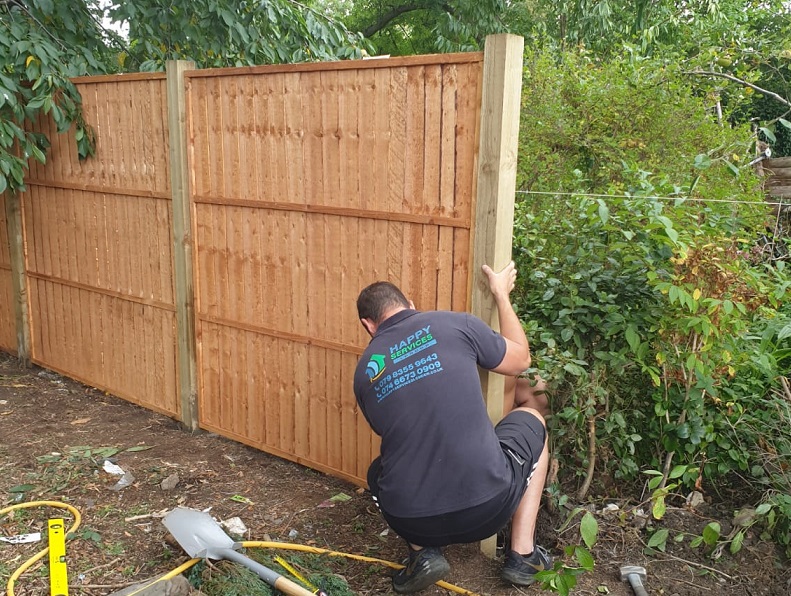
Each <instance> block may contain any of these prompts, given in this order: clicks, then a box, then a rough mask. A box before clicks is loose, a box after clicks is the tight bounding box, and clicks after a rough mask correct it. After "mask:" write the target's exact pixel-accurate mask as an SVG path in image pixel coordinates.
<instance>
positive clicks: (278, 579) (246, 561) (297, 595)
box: [217, 548, 315, 596]
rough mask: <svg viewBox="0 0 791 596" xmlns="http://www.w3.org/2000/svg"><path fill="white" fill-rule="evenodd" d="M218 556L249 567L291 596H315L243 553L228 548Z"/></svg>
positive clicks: (218, 553) (267, 581)
mask: <svg viewBox="0 0 791 596" xmlns="http://www.w3.org/2000/svg"><path fill="white" fill-rule="evenodd" d="M217 555H219V556H221V557H222V558H223V559H228V560H229V561H233V562H235V563H240V564H242V565H244V566H245V567H247V568H248V569H249V570H250V571H252V572H253V573H255V574H256V575H257V576H258V577H260V578H261V579H262V580H264V581H265V582H266V583H268V584H269V585H270V586H273V587H275V588H277V589H278V590H280V591H281V592H283V593H284V594H288V595H289V596H315V595H314V594H313V592H311V591H310V590H306V589H305V588H303V587H302V586H300V585H299V584H296V583H294V582H292V581H291V580H290V579H288V578H285V577H283V576H282V575H280V574H279V573H278V572H276V571H272V570H271V569H270V568H269V567H265V566H263V565H261V563H258V562H257V561H253V560H252V559H251V558H250V557H246V556H245V555H243V554H242V553H239V552H236V551H235V550H233V549H231V548H228V549H222V550H221V551H217Z"/></svg>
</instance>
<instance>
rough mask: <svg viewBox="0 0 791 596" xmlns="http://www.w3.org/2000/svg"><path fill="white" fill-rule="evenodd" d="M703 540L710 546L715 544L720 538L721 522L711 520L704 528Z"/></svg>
mask: <svg viewBox="0 0 791 596" xmlns="http://www.w3.org/2000/svg"><path fill="white" fill-rule="evenodd" d="M702 536H703V542H705V543H706V544H707V545H708V546H714V545H715V544H717V541H718V540H719V539H720V524H719V523H717V522H710V523H709V524H707V525H706V527H705V528H703V535H702Z"/></svg>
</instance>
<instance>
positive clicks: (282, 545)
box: [0, 501, 477, 596]
mask: <svg viewBox="0 0 791 596" xmlns="http://www.w3.org/2000/svg"><path fill="white" fill-rule="evenodd" d="M28 507H57V508H60V509H67V510H68V511H70V512H71V514H72V515H73V516H74V525H73V526H72V527H71V528H69V529H68V531H67V532H66V535H67V536H68V534H69V533H71V532H74V531H75V530H76V529H77V528H78V527H79V525H80V522H81V521H82V517H81V516H80V512H79V511H77V509H75V508H74V507H72V506H71V505H68V504H66V503H61V502H59V501H32V502H30V503H19V504H17V505H11V506H10V507H6V508H5V509H0V516H2V515H5V514H6V513H9V512H11V511H13V510H15V509H24V508H28ZM242 546H243V547H244V548H272V549H282V550H293V551H300V552H305V553H313V554H317V555H327V556H330V557H345V558H347V559H354V560H355V561H364V562H366V563H378V564H380V565H384V566H386V567H391V568H392V569H402V568H403V567H404V566H403V565H399V564H398V563H391V562H390V561H385V560H384V559H376V558H374V557H366V556H364V555H354V554H351V553H342V552H338V551H334V550H329V549H326V548H318V547H316V546H306V545H304V544H290V543H287V542H259V541H245V542H242ZM48 551H49V548H45V549H44V550H42V551H40V552H38V553H36V554H35V555H34V556H33V557H31V558H30V559H28V560H27V561H25V563H23V564H22V566H21V567H19V569H17V570H16V571H14V573H12V574H11V577H10V578H9V580H8V589H7V596H14V583H15V582H16V580H17V579H18V578H19V576H20V575H22V574H23V573H24V572H25V571H27V570H28V569H29V568H30V567H31V566H33V565H34V564H35V563H36V562H37V561H38V560H39V559H41V558H42V557H43V556H44V555H46V554H47V552H48ZM200 560H201V559H190V560H189V561H187V562H186V563H184V564H182V565H179V566H178V567H176V568H175V569H173V570H172V571H168V572H167V573H166V574H164V575H163V576H161V577H158V578H157V579H155V580H154V581H152V582H150V583H147V584H146V585H145V586H142V587H140V588H138V589H137V590H136V591H135V592H132V593H131V594H129V596H133V594H137V593H138V592H141V591H143V590H145V589H146V588H148V587H149V586H151V585H153V584H155V583H158V582H161V581H165V580H168V579H171V578H173V577H176V576H177V575H180V574H182V573H184V571H186V570H187V569H189V568H190V567H192V566H193V565H195V563H197V562H198V561H200ZM436 585H437V586H439V587H440V588H444V589H446V590H450V591H451V592H455V593H456V594H464V595H467V596H477V595H476V594H475V592H470V591H469V590H465V589H464V588H460V587H458V586H454V585H453V584H449V583H447V582H443V581H439V582H437V584H436Z"/></svg>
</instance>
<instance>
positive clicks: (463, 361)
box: [354, 262, 552, 594]
mask: <svg viewBox="0 0 791 596" xmlns="http://www.w3.org/2000/svg"><path fill="white" fill-rule="evenodd" d="M483 272H484V274H485V275H486V277H487V279H488V283H489V289H490V290H491V292H492V295H493V296H494V300H495V303H496V305H497V312H498V319H499V323H500V333H496V332H495V331H493V330H492V329H491V328H490V327H489V326H488V325H486V324H485V323H484V322H483V321H482V320H480V319H478V318H477V317H474V316H472V315H470V314H467V313H456V312H447V311H429V312H419V311H417V310H415V309H414V304H413V303H412V302H411V301H409V300H407V299H406V297H405V296H404V295H403V293H402V292H401V291H400V290H399V289H398V288H397V287H396V286H394V285H393V284H390V283H388V282H377V283H374V284H372V285H370V286H368V287H367V288H365V289H364V290H363V291H362V292H361V293H360V296H359V297H358V299H357V311H358V315H359V317H360V322H361V323H362V324H363V327H365V329H366V331H367V332H368V334H369V335H370V336H371V338H372V339H371V342H370V344H369V345H368V348H367V349H366V350H365V352H364V353H363V355H362V357H361V359H360V362H359V364H358V365H357V370H356V372H355V376H354V393H355V396H356V397H357V403H358V404H359V406H360V409H361V410H362V412H363V414H364V415H365V418H366V420H368V423H369V424H370V425H371V428H372V429H373V430H374V432H376V433H377V434H378V435H379V436H381V438H382V446H381V454H380V456H379V457H377V458H376V459H375V460H374V461H373V463H372V464H371V467H370V469H369V470H368V486H369V488H370V490H371V494H372V495H373V497H374V500H376V502H377V505H378V506H379V508H380V510H381V512H382V515H383V516H384V518H385V520H386V521H387V522H388V524H389V525H390V527H392V528H393V530H394V531H396V532H397V533H398V534H399V535H400V536H401V537H402V538H404V540H406V541H407V544H408V547H409V559H408V561H407V562H406V567H405V568H404V569H402V570H400V571H399V572H398V573H397V574H396V575H395V577H394V578H393V588H394V589H395V591H396V592H398V593H400V594H408V593H412V592H417V591H420V590H423V589H424V588H427V587H428V586H430V585H431V584H433V583H435V582H437V581H439V580H440V579H442V578H443V577H444V576H445V575H446V573H447V572H448V570H449V565H448V562H447V561H446V560H445V558H444V557H443V556H442V552H441V550H440V548H439V547H441V546H446V545H449V544H456V543H464V542H474V541H478V540H482V539H484V538H486V537H488V536H492V535H494V534H496V533H497V532H498V531H499V530H500V529H501V528H503V527H504V526H505V525H506V524H507V523H508V522H509V521H511V544H510V549H509V550H508V552H507V554H506V560H505V564H504V566H503V572H502V577H503V578H504V579H505V580H507V581H509V582H511V583H514V584H517V585H522V586H527V585H530V584H532V583H533V582H534V581H535V574H536V573H537V572H538V571H540V570H542V569H546V568H550V567H551V566H552V559H551V557H550V556H549V554H548V553H547V552H546V550H544V549H543V548H542V547H540V546H538V545H536V544H535V542H534V538H535V528H536V516H537V515H538V508H539V504H540V500H541V493H542V491H543V488H544V480H545V478H546V473H547V462H548V455H547V448H546V428H545V423H544V419H543V417H542V415H541V414H540V413H539V412H538V410H536V409H535V408H532V407H525V403H526V402H528V401H529V403H530V404H531V405H532V404H534V403H536V402H535V399H534V398H535V393H536V392H531V391H526V390H517V391H514V385H515V384H514V383H513V382H509V391H511V392H512V393H515V394H516V395H515V398H512V399H514V404H513V405H514V406H515V407H514V409H513V410H512V411H511V412H510V413H508V414H507V415H506V416H505V417H504V418H503V420H502V421H500V423H499V424H498V425H497V426H496V427H493V426H492V424H491V422H490V420H489V417H488V415H487V412H486V406H485V404H484V401H483V395H482V392H481V386H480V378H479V375H478V366H481V367H483V368H485V369H489V370H492V371H494V372H497V373H500V374H503V375H508V376H511V377H515V376H516V375H519V374H520V373H522V372H523V371H524V370H525V369H527V368H528V367H529V366H530V361H531V358H530V346H529V344H528V341H527V338H526V337H525V333H524V331H523V329H522V325H521V323H520V321H519V319H518V317H517V316H516V313H515V312H514V309H513V307H512V306H511V302H510V298H509V295H510V293H511V290H512V289H513V287H514V282H515V281H516V268H515V266H514V264H513V262H512V263H510V264H509V265H508V266H507V267H506V268H505V269H503V270H502V271H501V272H499V273H494V272H493V271H492V269H491V268H490V267H488V266H487V265H484V266H483ZM506 399H508V398H506Z"/></svg>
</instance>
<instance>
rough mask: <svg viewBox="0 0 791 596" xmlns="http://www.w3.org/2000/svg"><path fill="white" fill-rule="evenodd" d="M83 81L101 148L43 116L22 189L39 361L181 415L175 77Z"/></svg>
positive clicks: (33, 342) (34, 356) (33, 346)
mask: <svg viewBox="0 0 791 596" xmlns="http://www.w3.org/2000/svg"><path fill="white" fill-rule="evenodd" d="M75 82H76V83H77V86H78V88H79V90H80V93H81V95H82V98H83V108H84V112H85V119H86V121H87V122H89V123H91V124H92V125H93V127H94V129H95V133H96V147H97V151H96V156H95V157H93V158H91V159H88V160H86V161H82V162H81V161H79V160H78V158H77V154H76V144H75V141H74V136H73V132H72V133H69V134H57V133H56V131H55V130H54V126H53V124H52V123H51V121H48V120H42V121H41V122H39V124H38V128H39V130H41V131H42V132H45V133H46V134H47V135H48V137H49V138H50V140H51V141H52V148H51V152H50V155H49V159H48V161H47V164H46V165H44V166H42V165H40V164H37V163H35V162H34V163H32V165H31V170H30V175H29V177H28V180H27V181H26V183H27V184H28V186H29V190H28V192H26V193H24V195H23V214H24V219H25V230H26V243H27V262H26V268H27V283H28V292H29V306H30V320H31V324H30V326H31V360H32V361H33V362H35V363H37V364H40V365H42V366H45V367H47V368H50V369H52V370H56V371H58V372H61V373H63V374H66V375H68V376H70V377H72V378H75V379H78V380H80V381H83V382H85V383H87V384H89V385H92V386H94V387H99V388H101V389H104V390H107V391H110V392H112V393H114V394H116V395H119V396H121V397H123V398H125V399H128V400H129V401H132V402H134V403H137V404H140V405H142V406H145V407H146V408H149V409H152V410H156V411H159V412H163V413H165V414H168V415H171V416H178V414H179V401H178V394H177V384H176V366H175V307H174V297H173V273H172V268H173V265H172V262H173V257H172V233H171V229H172V225H171V220H172V217H171V205H170V181H169V170H168V168H169V163H168V135H167V105H166V97H165V78H164V75H163V74H154V75H149V74H146V75H123V76H115V77H90V78H82V79H77V80H76V81H75Z"/></svg>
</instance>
